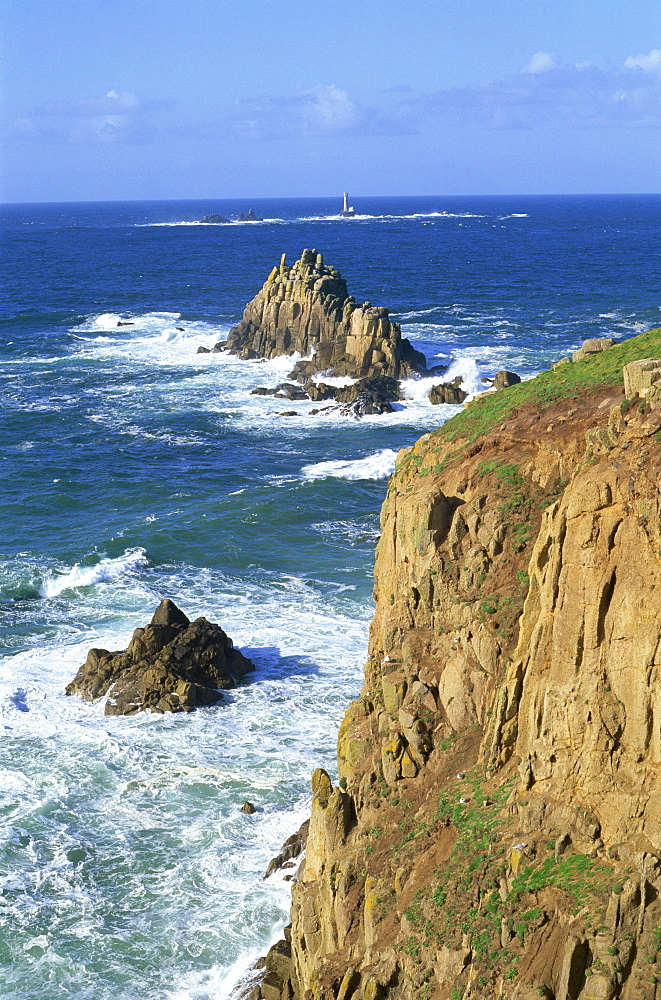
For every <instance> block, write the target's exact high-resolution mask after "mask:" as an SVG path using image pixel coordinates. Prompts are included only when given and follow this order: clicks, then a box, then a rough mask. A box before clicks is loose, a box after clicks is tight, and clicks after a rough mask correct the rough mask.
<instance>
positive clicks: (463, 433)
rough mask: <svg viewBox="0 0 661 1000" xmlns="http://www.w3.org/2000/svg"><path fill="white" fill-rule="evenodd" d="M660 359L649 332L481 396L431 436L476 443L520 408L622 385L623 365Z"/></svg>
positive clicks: (657, 338) (659, 339)
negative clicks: (462, 439)
mask: <svg viewBox="0 0 661 1000" xmlns="http://www.w3.org/2000/svg"><path fill="white" fill-rule="evenodd" d="M660 356H661V329H656V330H649V331H648V332H647V333H641V334H640V335H639V336H638V337H631V338H630V339H629V340H625V341H624V343H622V344H617V345H616V346H615V347H611V348H610V349H609V350H608V351H602V352H601V354H594V355H592V356H591V357H588V358H584V359H583V361H577V362H576V364H565V365H561V366H560V367H559V368H555V369H551V370H550V371H546V372H541V373H540V374H539V375H537V376H536V377H535V378H533V379H530V380H529V381H527V382H521V383H520V384H519V385H513V386H511V387H510V388H509V389H501V390H500V391H499V392H494V393H490V394H489V395H488V396H483V397H482V398H481V399H477V400H475V402H473V403H470V404H469V406H467V407H466V409H465V410H463V411H462V412H461V413H458V414H457V415H456V416H454V417H451V418H450V420H448V421H447V422H446V423H444V424H443V425H442V426H441V427H439V428H438V430H436V431H434V435H435V436H436V435H439V436H441V437H444V438H446V439H447V440H449V441H454V440H455V438H466V439H467V440H468V441H475V439H476V438H478V437H481V436H482V435H483V434H488V433H489V431H490V430H491V429H492V428H493V427H495V426H496V424H498V423H501V421H503V420H505V419H507V418H508V417H509V416H511V414H512V413H514V411H515V410H517V409H518V408H519V407H520V406H530V407H534V408H535V409H538V410H544V409H546V408H548V407H549V406H552V405H553V404H554V403H557V402H558V401H559V400H563V399H565V400H569V399H578V398H580V397H581V396H583V395H585V393H586V392H590V391H591V390H594V389H599V388H605V387H610V386H613V387H615V386H618V385H621V384H622V368H623V366H624V365H626V364H628V363H629V362H630V361H636V360H637V359H639V358H655V357H656V358H658V357H660Z"/></svg>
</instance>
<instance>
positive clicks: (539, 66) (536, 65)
mask: <svg viewBox="0 0 661 1000" xmlns="http://www.w3.org/2000/svg"><path fill="white" fill-rule="evenodd" d="M557 68H558V64H557V62H556V61H555V57H554V56H552V55H551V53H550V52H535V54H534V56H533V57H532V59H531V60H530V62H529V63H526V65H525V66H524V67H523V69H522V70H521V72H522V73H548V71H549V70H550V69H557Z"/></svg>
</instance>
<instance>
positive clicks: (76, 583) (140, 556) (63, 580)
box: [39, 548, 147, 597]
mask: <svg viewBox="0 0 661 1000" xmlns="http://www.w3.org/2000/svg"><path fill="white" fill-rule="evenodd" d="M146 565H147V556H146V555H145V550H144V549H142V548H134V549H127V551H126V552H125V553H124V555H123V556H117V558H115V559H108V558H105V559H101V560H99V562H98V563H95V565H93V566H82V565H81V564H80V563H76V565H75V566H73V567H72V568H71V569H70V570H68V571H67V572H65V573H57V574H51V575H50V576H48V577H47V578H45V579H44V581H43V583H42V584H41V586H40V588H39V593H40V594H41V596H42V597H57V596H58V595H59V594H61V593H63V591H65V590H75V589H76V588H78V587H91V586H93V585H94V584H95V583H102V582H103V581H105V580H115V579H117V577H121V576H125V575H126V574H127V573H131V572H132V571H134V570H136V569H138V568H139V567H141V566H146Z"/></svg>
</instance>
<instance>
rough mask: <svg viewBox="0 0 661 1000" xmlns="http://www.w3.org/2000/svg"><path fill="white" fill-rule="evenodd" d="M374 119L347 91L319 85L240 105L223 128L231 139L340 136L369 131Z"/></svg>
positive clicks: (231, 111) (228, 117) (225, 121)
mask: <svg viewBox="0 0 661 1000" xmlns="http://www.w3.org/2000/svg"><path fill="white" fill-rule="evenodd" d="M372 117H373V112H372V111H371V110H370V109H369V108H367V107H359V106H358V105H357V104H356V103H355V102H354V101H352V100H351V98H350V97H349V94H348V92H347V91H346V90H342V89H341V88H340V87H337V86H335V84H320V85H318V86H315V87H312V88H310V90H306V91H303V92H302V93H299V94H292V95H287V96H284V97H260V98H248V99H246V100H242V101H237V102H236V104H234V105H233V107H231V108H230V109H229V111H228V113H227V115H226V116H225V118H224V120H223V127H224V128H226V129H227V130H228V131H229V132H230V133H231V134H232V135H235V136H241V137H243V138H251V139H274V138H288V137H291V136H299V135H319V136H337V135H347V134H352V133H360V132H363V133H364V132H365V131H369V130H370V120H371V119H372Z"/></svg>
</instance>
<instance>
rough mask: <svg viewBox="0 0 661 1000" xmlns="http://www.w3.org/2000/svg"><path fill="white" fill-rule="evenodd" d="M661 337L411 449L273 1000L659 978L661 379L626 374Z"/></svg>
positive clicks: (480, 411) (572, 993)
mask: <svg viewBox="0 0 661 1000" xmlns="http://www.w3.org/2000/svg"><path fill="white" fill-rule="evenodd" d="M660 355H661V331H652V332H651V333H649V334H645V335H643V336H641V337H638V338H634V339H633V340H631V341H628V342H626V343H625V344H622V345H620V346H619V347H614V348H612V349H611V350H609V351H608V352H605V353H604V354H602V355H600V356H599V357H595V356H592V357H589V358H587V359H585V360H581V361H579V362H578V363H577V364H575V365H563V366H561V367H558V368H556V369H555V370H554V371H551V372H548V373H544V374H543V375H542V376H540V377H539V378H538V379H535V380H533V381H532V382H529V383H524V384H522V385H520V386H515V387H513V388H511V389H508V390H506V391H505V392H502V393H499V394H497V395H494V396H491V397H487V398H484V399H482V400H478V401H476V402H474V403H473V404H471V405H470V406H469V407H468V408H467V409H466V410H465V411H464V412H463V413H462V414H460V415H459V416H458V417H457V418H455V419H454V420H452V421H450V422H449V423H447V424H446V425H444V426H443V427H442V428H440V429H439V430H438V431H436V432H435V433H433V434H431V435H426V436H425V437H424V438H422V439H421V440H420V441H419V442H418V443H417V444H416V445H415V446H414V447H413V448H411V449H406V450H405V451H404V452H402V453H400V455H399V459H398V465H397V470H396V472H395V474H394V476H393V478H392V480H391V483H390V487H389V490H388V496H387V498H386V501H385V503H384V507H383V512H382V531H383V533H382V537H381V540H380V542H379V545H378V549H377V559H376V567H375V581H376V585H375V598H376V611H375V616H374V621H373V624H372V630H371V638H370V650H369V659H368V663H367V665H366V668H365V682H364V685H363V689H362V692H361V696H360V698H358V699H357V700H356V701H355V702H354V703H353V704H352V705H350V706H349V709H348V710H347V712H346V715H345V718H344V721H343V723H342V727H341V729H340V734H339V739H338V761H339V772H340V785H339V787H337V788H333V787H332V784H331V782H330V780H329V778H328V775H326V774H325V772H323V771H318V772H315V775H314V778H313V806H312V818H311V824H310V834H309V840H308V848H307V855H306V858H305V861H304V862H303V866H302V869H301V871H300V873H299V879H298V881H297V882H296V883H295V885H294V890H293V903H292V927H291V929H290V930H289V931H288V942H283V943H282V945H281V946H279V948H280V950H279V951H278V953H277V962H276V959H275V957H273V956H271V957H270V958H269V959H268V960H267V977H266V979H265V981H264V984H263V985H262V987H261V995H262V996H263V997H264V998H265V1000H278V998H280V997H282V998H285V997H291V996H293V997H296V998H297V1000H298V998H301V1000H303V998H306V1000H309V998H329V1000H330V998H336V1000H349V998H355V1000H376V998H378V997H381V998H384V1000H385V998H388V1000H400V998H401V1000H409V998H414V997H421V998H426V1000H429V998H433V997H439V998H443V1000H445V998H448V1000H461V998H467V997H482V996H483V997H493V996H499V997H508V998H509V997H512V998H514V997H516V998H525V1000H533V998H538V997H540V996H542V997H546V998H548V1000H579V998H580V1000H610V998H612V997H618V996H622V997H626V998H638V997H640V998H641V1000H642V998H650V1000H651V998H653V997H657V996H658V994H659V991H660V990H661V985H659V984H661V899H660V898H659V892H660V891H661V771H660V769H659V768H660V765H661V694H660V691H661V685H660V680H661V678H660V677H659V673H660V671H661V642H660V637H661V624H660V623H661V520H660V514H661V510H660V490H659V486H660V483H661V392H660V391H659V390H658V389H656V388H652V390H651V392H650V394H649V395H648V397H647V399H645V400H643V399H641V398H640V397H638V396H637V395H636V396H634V398H633V399H631V398H630V399H628V400H627V399H625V395H624V388H623V380H622V369H623V366H624V365H626V364H628V363H629V362H631V361H632V360H633V359H634V358H637V357H638V358H640V357H643V358H644V357H650V356H651V357H655V356H656V357H659V356H660ZM657 367H658V365H657ZM642 369H645V370H646V371H647V370H648V369H650V366H649V364H648V365H647V366H645V365H643V366H641V370H642ZM634 382H635V380H634ZM647 384H650V379H648V382H647ZM627 385H628V390H629V391H631V385H632V382H631V378H629V379H628V383H627ZM274 955H275V953H274ZM269 963H270V964H269ZM657 980H658V983H657Z"/></svg>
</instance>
